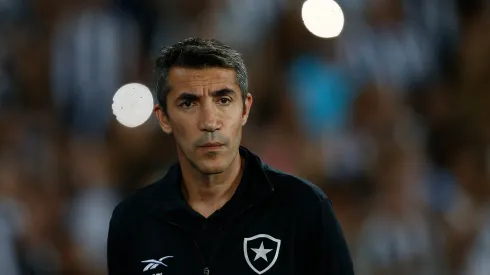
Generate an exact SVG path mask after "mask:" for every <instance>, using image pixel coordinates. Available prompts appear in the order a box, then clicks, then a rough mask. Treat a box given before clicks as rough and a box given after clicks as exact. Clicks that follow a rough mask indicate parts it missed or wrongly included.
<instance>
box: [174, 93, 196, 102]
mask: <svg viewBox="0 0 490 275" xmlns="http://www.w3.org/2000/svg"><path fill="white" fill-rule="evenodd" d="M198 99H199V96H198V95H195V94H191V93H181V94H180V95H179V96H178V97H177V99H176V100H177V101H196V100H198Z"/></svg>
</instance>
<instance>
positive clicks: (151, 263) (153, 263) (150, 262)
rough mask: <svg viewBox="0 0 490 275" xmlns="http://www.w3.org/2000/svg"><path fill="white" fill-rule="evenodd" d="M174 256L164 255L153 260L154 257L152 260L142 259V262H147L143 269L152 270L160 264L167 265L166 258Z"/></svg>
mask: <svg viewBox="0 0 490 275" xmlns="http://www.w3.org/2000/svg"><path fill="white" fill-rule="evenodd" d="M173 257H174V256H165V257H162V258H160V259H158V260H153V259H150V260H145V261H141V262H142V263H144V264H147V265H146V266H145V268H143V271H148V270H151V269H155V268H157V267H158V266H159V265H162V266H165V267H167V265H166V264H165V263H164V262H163V261H164V260H165V259H168V258H173Z"/></svg>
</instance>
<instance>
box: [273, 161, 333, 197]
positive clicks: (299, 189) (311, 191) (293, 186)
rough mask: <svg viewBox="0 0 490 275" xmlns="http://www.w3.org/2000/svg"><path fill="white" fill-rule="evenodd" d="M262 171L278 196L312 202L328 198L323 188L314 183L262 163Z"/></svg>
mask: <svg viewBox="0 0 490 275" xmlns="http://www.w3.org/2000/svg"><path fill="white" fill-rule="evenodd" d="M263 169H264V172H265V174H266V175H267V178H268V179H269V181H270V182H271V184H272V185H273V186H274V190H275V191H276V193H277V194H278V195H279V196H284V197H287V198H291V199H293V200H294V201H296V202H300V203H302V202H304V203H314V202H319V201H323V200H328V197H327V195H326V194H325V193H324V192H323V190H322V189H321V188H320V187H319V186H317V185H315V184H314V183H312V182H310V181H308V180H306V179H304V178H301V177H299V176H296V175H292V174H289V173H286V172H284V171H281V170H278V169H275V168H273V167H271V166H269V165H267V164H264V168H263Z"/></svg>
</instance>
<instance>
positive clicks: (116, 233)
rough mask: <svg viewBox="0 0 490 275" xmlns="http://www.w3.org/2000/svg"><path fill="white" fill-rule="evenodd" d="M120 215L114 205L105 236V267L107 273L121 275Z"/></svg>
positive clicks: (124, 261) (121, 232)
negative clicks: (106, 235) (107, 232)
mask: <svg viewBox="0 0 490 275" xmlns="http://www.w3.org/2000/svg"><path fill="white" fill-rule="evenodd" d="M120 219H121V215H120V214H119V209H118V207H116V209H114V211H113V213H112V217H111V221H110V225H109V234H108V237H107V269H108V275H122V274H125V272H126V271H125V267H124V263H126V260H125V256H124V255H125V254H124V252H123V251H124V249H123V247H124V244H123V241H124V233H123V230H124V227H123V226H122V225H121V221H120Z"/></svg>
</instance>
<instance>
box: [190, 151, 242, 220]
mask: <svg viewBox="0 0 490 275" xmlns="http://www.w3.org/2000/svg"><path fill="white" fill-rule="evenodd" d="M243 163H244V161H243V160H242V158H241V157H240V155H239V154H238V155H237V157H236V158H235V160H233V163H232V164H231V165H230V167H229V168H228V169H227V170H226V171H224V172H223V173H220V174H215V175H203V174H201V173H199V171H197V170H196V169H194V168H193V167H191V166H190V165H185V164H184V165H181V169H182V181H183V184H182V192H183V194H184V198H185V199H186V201H187V203H188V204H189V205H190V206H191V207H192V208H193V209H194V210H195V211H196V212H198V213H200V214H201V215H203V216H204V217H206V218H207V217H209V216H210V215H211V214H213V213H214V212H215V211H216V210H218V209H220V208H221V207H223V205H224V204H226V202H228V201H229V200H230V199H231V197H232V196H233V194H234V193H235V190H236V188H237V187H238V185H239V184H240V180H241V175H242V172H243Z"/></svg>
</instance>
